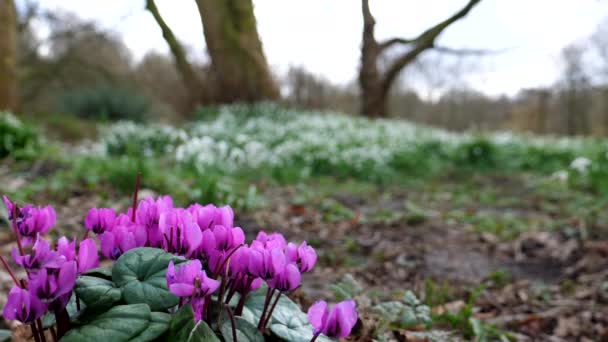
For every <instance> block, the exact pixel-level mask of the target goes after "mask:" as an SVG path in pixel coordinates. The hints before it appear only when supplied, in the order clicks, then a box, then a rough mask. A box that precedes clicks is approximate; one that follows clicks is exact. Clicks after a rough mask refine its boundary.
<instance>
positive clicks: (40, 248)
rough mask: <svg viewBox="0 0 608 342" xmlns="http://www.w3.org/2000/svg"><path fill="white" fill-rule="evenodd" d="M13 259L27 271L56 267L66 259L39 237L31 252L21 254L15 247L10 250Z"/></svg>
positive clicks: (34, 271)
mask: <svg viewBox="0 0 608 342" xmlns="http://www.w3.org/2000/svg"><path fill="white" fill-rule="evenodd" d="M12 256H13V260H15V263H17V265H19V266H21V267H23V268H25V269H26V270H27V271H28V272H33V273H36V272H38V271H39V270H40V269H42V268H50V269H58V268H60V267H61V265H62V264H63V263H64V262H65V261H66V258H65V256H63V255H61V254H60V253H58V252H56V251H53V250H51V247H50V244H49V242H48V241H46V240H44V239H43V238H41V237H38V239H36V243H35V244H34V246H33V247H32V253H31V254H26V255H23V256H21V255H20V254H19V253H18V252H17V249H16V248H13V250H12Z"/></svg>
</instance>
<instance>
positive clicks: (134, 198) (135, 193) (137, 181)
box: [131, 172, 141, 222]
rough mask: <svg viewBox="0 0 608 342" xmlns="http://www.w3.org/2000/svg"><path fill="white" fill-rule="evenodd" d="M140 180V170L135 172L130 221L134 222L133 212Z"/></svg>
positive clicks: (135, 206) (135, 209) (135, 207)
mask: <svg viewBox="0 0 608 342" xmlns="http://www.w3.org/2000/svg"><path fill="white" fill-rule="evenodd" d="M140 182H141V172H138V173H137V178H136V179H135V191H134V192H133V212H132V213H131V221H133V222H135V212H136V211H137V193H138V192H139V183H140Z"/></svg>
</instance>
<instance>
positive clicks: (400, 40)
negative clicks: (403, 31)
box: [380, 38, 416, 51]
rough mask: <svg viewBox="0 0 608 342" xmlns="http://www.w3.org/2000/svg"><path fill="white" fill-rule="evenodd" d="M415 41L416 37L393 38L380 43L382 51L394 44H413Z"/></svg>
mask: <svg viewBox="0 0 608 342" xmlns="http://www.w3.org/2000/svg"><path fill="white" fill-rule="evenodd" d="M415 42H416V39H405V38H391V39H388V40H385V41H384V42H382V43H380V51H384V50H385V49H388V48H389V47H391V46H393V45H397V44H401V45H408V44H412V43H415Z"/></svg>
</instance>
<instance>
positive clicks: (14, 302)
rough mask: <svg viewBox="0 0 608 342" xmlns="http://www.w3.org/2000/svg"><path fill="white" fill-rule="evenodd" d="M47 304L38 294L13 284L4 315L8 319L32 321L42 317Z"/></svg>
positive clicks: (24, 321) (22, 321)
mask: <svg viewBox="0 0 608 342" xmlns="http://www.w3.org/2000/svg"><path fill="white" fill-rule="evenodd" d="M45 312H46V306H45V305H44V303H42V302H41V301H40V300H39V299H38V298H37V297H36V296H34V295H32V293H31V292H30V291H28V290H26V289H22V288H20V287H18V286H13V288H12V289H11V291H10V292H9V293H8V298H7V301H6V305H5V306H4V309H3V310H2V316H3V317H4V318H5V319H8V320H18V321H20V322H21V323H26V324H27V323H31V322H34V321H35V320H36V319H37V318H40V317H42V316H43V315H44V314H45Z"/></svg>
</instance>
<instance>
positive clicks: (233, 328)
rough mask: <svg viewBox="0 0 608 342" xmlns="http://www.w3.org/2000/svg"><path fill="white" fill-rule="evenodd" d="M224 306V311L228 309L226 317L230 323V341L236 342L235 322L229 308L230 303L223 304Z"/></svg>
mask: <svg viewBox="0 0 608 342" xmlns="http://www.w3.org/2000/svg"><path fill="white" fill-rule="evenodd" d="M224 306H225V307H226V311H228V317H230V325H231V327H232V341H233V342H238V340H237V338H236V323H235V322H234V314H233V313H232V309H230V305H228V304H224Z"/></svg>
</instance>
